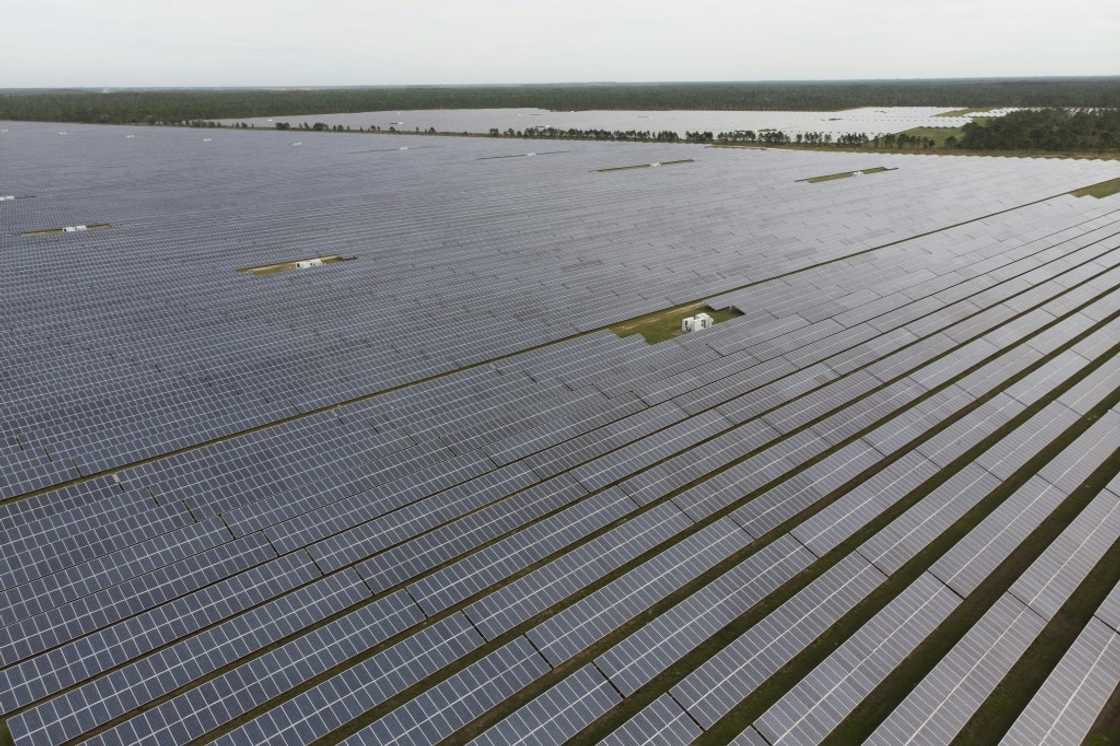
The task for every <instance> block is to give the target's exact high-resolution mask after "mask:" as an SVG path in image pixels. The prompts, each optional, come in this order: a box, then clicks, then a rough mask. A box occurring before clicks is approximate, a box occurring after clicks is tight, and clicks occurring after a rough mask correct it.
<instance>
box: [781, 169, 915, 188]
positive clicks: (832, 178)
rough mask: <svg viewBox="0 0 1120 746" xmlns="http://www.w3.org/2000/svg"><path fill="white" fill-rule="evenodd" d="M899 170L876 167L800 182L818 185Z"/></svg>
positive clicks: (812, 177)
mask: <svg viewBox="0 0 1120 746" xmlns="http://www.w3.org/2000/svg"><path fill="white" fill-rule="evenodd" d="M897 170H898V169H897V168H887V167H886V166H875V167H874V168H863V169H859V170H856V171H841V172H839V173H835V174H825V175H824V176H811V177H809V178H808V179H798V181H805V182H808V183H810V184H817V183H819V182H822V181H835V180H836V179H847V178H848V177H851V176H855V175H856V174H881V173H883V172H884V171H897Z"/></svg>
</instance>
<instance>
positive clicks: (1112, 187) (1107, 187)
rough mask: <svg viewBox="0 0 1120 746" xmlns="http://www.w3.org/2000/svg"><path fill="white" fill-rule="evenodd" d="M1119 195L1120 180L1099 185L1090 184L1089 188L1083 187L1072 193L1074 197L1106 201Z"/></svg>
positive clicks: (1111, 180) (1103, 182) (1112, 180)
mask: <svg viewBox="0 0 1120 746" xmlns="http://www.w3.org/2000/svg"><path fill="white" fill-rule="evenodd" d="M1117 193H1120V178H1117V179H1110V180H1109V181H1102V182H1100V183H1099V184H1090V185H1089V186H1087V187H1081V188H1080V189H1075V190H1073V191H1072V192H1070V194H1072V195H1073V196H1074V197H1094V198H1096V199H1104V198H1105V197H1111V196H1112V195H1114V194H1117Z"/></svg>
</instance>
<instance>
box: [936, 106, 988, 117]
mask: <svg viewBox="0 0 1120 746" xmlns="http://www.w3.org/2000/svg"><path fill="white" fill-rule="evenodd" d="M995 108H996V107H994V106H986V107H984V108H979V109H953V110H952V111H943V112H941V113H940V114H934V116H936V117H967V116H970V115H972V114H987V113H988V112H989V111H995Z"/></svg>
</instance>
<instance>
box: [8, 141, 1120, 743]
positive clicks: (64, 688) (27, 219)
mask: <svg viewBox="0 0 1120 746" xmlns="http://www.w3.org/2000/svg"><path fill="white" fill-rule="evenodd" d="M0 129H3V130H7V131H6V132H4V133H3V134H0V162H2V163H3V164H4V169H3V172H2V173H0V195H3V196H8V195H10V196H12V197H14V199H11V200H5V201H2V202H0V254H2V255H3V256H4V267H5V270H4V272H3V273H0V358H2V359H3V360H4V365H3V366H2V367H0V382H2V391H3V393H2V395H0V531H2V533H3V543H2V545H0V619H2V620H3V623H2V625H0V717H2V718H3V720H4V722H5V727H6V728H7V729H8V730H9V731H10V737H11V739H12V740H13V742H14V743H15V744H17V746H24V745H25V744H62V743H66V744H71V743H91V744H105V745H108V744H122V745H123V744H152V745H154V744H161V745H162V744H187V743H190V744H203V743H218V744H222V745H223V746H234V745H235V744H247V743H251V744H294V743H315V744H335V743H343V742H345V743H347V744H388V743H394V744H431V743H437V742H441V741H444V742H448V743H462V742H465V741H469V740H472V739H477V741H475V742H476V743H479V744H495V745H496V744H510V743H534V744H535V743H559V742H565V741H571V742H575V743H585V744H591V743H599V742H604V743H609V744H620V745H621V744H645V743H650V744H652V743H662V744H678V743H689V742H697V743H701V744H723V743H729V742H732V740H734V742H735V743H740V744H778V743H780V744H813V743H829V744H850V743H860V742H868V743H872V744H891V745H892V746H893V745H894V744H899V743H915V744H918V743H920V744H938V743H956V744H974V743H1004V744H1008V746H1017V745H1018V744H1036V743H1055V744H1058V743H1079V742H1081V741H1082V740H1083V739H1085V738H1088V739H1091V740H1090V742H1091V743H1106V744H1107V743H1111V742H1113V741H1112V740H1110V739H1114V738H1115V723H1116V722H1118V721H1120V695H1117V694H1116V692H1117V685H1118V683H1120V477H1118V473H1120V451H1118V447H1120V355H1118V352H1120V194H1117V193H1116V191H1115V189H1114V188H1113V187H1112V184H1115V183H1116V182H1115V180H1116V179H1118V178H1120V166H1118V165H1117V164H1116V163H1115V162H1112V161H1097V160H1088V159H1084V160H1062V159H1054V158H1049V159H1031V158H984V157H968V158H965V157H954V156H940V157H930V156H922V155H892V154H887V153H876V154H874V156H873V159H872V160H871V161H870V162H869V160H868V158H869V156H868V154H866V153H863V154H860V153H856V154H848V153H825V152H813V151H808V150H774V149H770V150H761V149H746V148H743V149H736V148H704V147H702V146H690V145H657V144H625V143H593V142H581V141H571V142H566V143H564V146H563V150H562V151H558V152H551V153H549V154H548V156H547V157H527V153H529V152H533V151H535V150H536V149H537V148H538V147H539V144H536V143H532V142H522V141H517V140H513V139H503V140H500V141H496V140H487V139H485V138H453V137H445V138H432V139H430V140H429V139H424V140H422V141H421V140H420V139H419V138H415V137H405V136H391V135H384V136H379V137H377V138H360V137H347V136H339V135H333V134H319V133H309V132H300V133H298V135H297V133H294V132H260V131H257V132H246V131H238V130H224V129H223V130H213V131H202V130H194V129H185V128H159V127H152V128H145V127H133V128H130V127H116V126H96V125H67V126H65V127H63V126H61V125H51V124H30V123H0ZM60 132H66V133H67V134H65V135H62V134H59V133H60ZM297 142H299V143H300V146H299V147H294V145H295V143H297ZM510 156H523V157H510ZM671 161H683V162H679V163H676V164H675V165H673V166H672V167H671V168H649V167H646V168H632V169H626V170H621V171H608V172H604V171H603V169H610V168H614V167H618V166H622V165H626V164H650V163H667V162H671ZM878 169H889V172H878ZM856 171H863V172H864V173H868V174H869V175H866V176H865V175H863V174H861V175H860V176H858V177H853V178H848V177H843V178H831V179H826V180H823V181H821V180H819V178H818V177H821V176H836V175H839V174H851V173H853V172H856ZM871 171H875V173H874V174H873V175H870V172H871ZM813 179H818V180H817V181H816V183H810V180H813ZM1101 185H1103V186H1101ZM1077 195H1082V196H1077ZM94 225H103V226H106V227H104V228H101V229H99V230H92V231H91V230H73V231H67V230H65V229H66V228H68V227H69V228H75V227H77V226H94ZM57 229H63V230H61V231H58V230H57ZM334 256H338V257H346V258H350V257H353V261H341V262H331V263H326V264H323V265H322V266H312V267H302V268H299V267H297V268H290V263H291V262H293V261H295V260H299V259H306V258H314V257H334ZM272 265H286V266H285V269H289V270H290V271H283V272H276V273H272V274H269V273H267V272H266V273H263V274H261V275H259V276H256V275H254V273H251V272H244V271H239V270H243V269H245V268H252V267H271V266H272ZM705 306H707V307H711V308H713V309H719V310H720V314H719V316H718V320H719V321H720V323H719V324H717V325H716V326H715V327H714V328H712V329H710V330H707V331H704V332H699V333H691V334H683V335H681V334H677V335H674V333H673V332H672V331H669V329H670V328H671V325H672V324H679V314H680V313H681V312H688V313H691V312H693V311H694V310H695V309H697V308H702V307H705ZM676 328H679V326H678V327H676ZM651 337H652V338H651ZM651 342H656V343H655V344H651Z"/></svg>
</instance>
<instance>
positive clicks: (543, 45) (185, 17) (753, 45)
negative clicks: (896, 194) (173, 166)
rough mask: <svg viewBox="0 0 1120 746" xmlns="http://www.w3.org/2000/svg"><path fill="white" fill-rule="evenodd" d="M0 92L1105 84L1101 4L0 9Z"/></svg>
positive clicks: (320, 2)
mask: <svg viewBox="0 0 1120 746" xmlns="http://www.w3.org/2000/svg"><path fill="white" fill-rule="evenodd" d="M0 19H3V28H2V30H0V87H23V86H36V87H37V86H129V85H133V86H192V85H211V86H229V85H362V84H369V85H379V84H407V83H516V82H529V83H537V82H561V81H604V80H614V81H647V80H768V79H840V78H907V77H972V76H1002V75H1111V74H1120V2H1118V1H1117V0H1062V1H1061V2H1054V1H1052V0H968V1H967V2H966V1H964V0H942V1H941V2H932V3H917V2H912V1H911V0H856V1H855V2H846V3H845V2H836V0H776V1H775V2H750V1H744V2H733V1H731V2H729V0H719V1H718V2H716V1H714V0H675V1H674V2H659V1H658V0H596V1H594V2H592V1H589V0H559V1H558V2H549V1H548V0H535V1H533V2H521V1H516V2H515V1H514V0H455V1H452V0H423V1H422V2H410V1H409V0H395V1H394V2H382V1H381V0H299V1H298V2H296V1H292V0H222V1H220V2H219V1H216V0H180V1H179V2H171V1H170V0H0Z"/></svg>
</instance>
